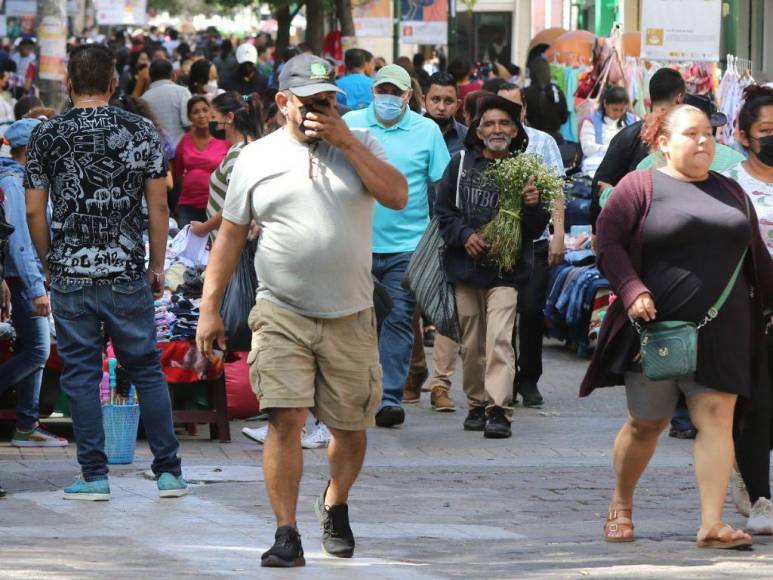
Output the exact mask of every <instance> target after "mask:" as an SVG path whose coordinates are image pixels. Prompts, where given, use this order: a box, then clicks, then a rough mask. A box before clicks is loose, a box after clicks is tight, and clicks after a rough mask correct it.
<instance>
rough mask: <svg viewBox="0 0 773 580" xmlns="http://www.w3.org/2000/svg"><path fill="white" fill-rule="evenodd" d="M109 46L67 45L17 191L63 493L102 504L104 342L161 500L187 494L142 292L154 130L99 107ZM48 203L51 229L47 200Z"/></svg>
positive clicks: (160, 222)
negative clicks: (40, 318) (67, 440)
mask: <svg viewBox="0 0 773 580" xmlns="http://www.w3.org/2000/svg"><path fill="white" fill-rule="evenodd" d="M114 66H115V61H114V58H113V55H112V53H111V52H110V51H109V50H108V49H107V48H105V47H103V46H97V45H87V46H83V47H79V48H76V49H75V50H74V51H73V52H72V54H71V55H70V60H69V63H68V67H67V69H68V70H67V72H68V80H67V89H68V91H69V92H70V98H71V100H72V102H73V108H72V109H70V110H69V111H68V112H66V113H64V114H62V115H60V116H58V117H55V118H53V119H51V120H50V121H47V122H45V123H43V124H41V125H39V126H38V127H37V128H36V129H35V132H34V133H33V135H32V138H31V140H30V144H29V149H28V162H27V167H26V176H25V187H26V188H27V221H28V224H29V229H30V234H31V236H32V240H33V242H34V244H35V247H36V248H37V251H38V255H39V256H40V259H41V261H42V263H43V267H44V270H45V272H46V276H47V278H49V279H50V284H51V303H52V309H53V314H54V323H55V324H56V335H57V348H58V352H59V355H60V356H61V358H62V361H63V363H64V370H63V372H62V376H61V386H62V389H63V390H64V392H65V393H67V395H68V397H69V399H70V408H71V411H72V420H73V430H74V432H75V441H76V443H77V446H78V462H79V463H80V466H81V471H82V474H81V478H80V479H79V480H78V481H76V483H74V484H73V485H71V486H70V487H68V488H67V489H66V490H65V492H64V497H65V499H83V500H107V499H110V487H109V484H108V481H107V458H106V456H105V453H104V443H105V436H104V430H103V427H102V409H101V404H100V400H99V383H100V381H101V379H102V347H103V338H102V334H101V332H100V324H104V328H105V332H106V334H107V335H108V336H109V337H110V339H111V340H112V344H113V348H114V350H115V352H116V355H117V358H118V361H119V363H120V364H121V365H122V366H123V367H124V368H125V369H126V371H127V373H128V375H129V378H130V379H131V382H132V384H133V385H134V386H135V387H136V389H137V393H138V397H139V402H140V410H141V414H142V419H143V424H144V426H145V431H146V433H147V436H148V442H149V444H150V448H151V451H152V452H153V455H154V458H155V459H154V461H153V471H154V473H155V474H156V475H157V476H158V488H159V491H160V495H161V497H179V496H181V495H184V494H185V493H186V492H187V485H186V483H185V480H184V479H183V478H182V474H181V468H180V459H179V458H178V456H177V449H178V447H179V444H178V442H177V438H176V437H175V434H174V427H173V424H172V409H171V403H170V400H169V390H168V388H167V384H166V380H165V379H164V374H163V372H162V371H161V364H160V361H159V356H158V352H157V351H156V345H155V339H156V329H155V321H154V314H155V311H154V307H153V298H154V296H155V297H160V296H161V293H162V292H163V288H164V284H163V282H164V281H163V265H164V254H165V250H166V238H167V233H168V232H167V230H168V221H169V209H168V207H167V204H166V180H165V177H166V170H165V164H164V158H163V152H162V148H161V141H160V138H159V135H158V132H157V131H156V130H155V128H154V127H153V125H152V124H151V123H150V122H149V121H147V120H145V119H143V118H142V117H139V116H137V115H134V114H131V113H128V112H126V111H123V110H121V109H117V108H114V107H110V106H109V105H108V100H109V98H110V95H111V94H112V93H113V91H114V89H115V80H113V76H114V75H113V71H114V68H113V67H114ZM49 196H50V199H51V205H52V209H53V211H52V219H51V228H50V230H51V231H50V236H51V237H50V241H49V226H48V223H47V220H46V205H47V203H48V199H49ZM143 198H145V199H146V200H147V206H148V219H149V224H150V227H149V236H150V262H149V264H150V266H149V269H148V270H147V271H146V270H145V243H144V240H143V238H142V230H143V227H142V224H143V220H142V200H143Z"/></svg>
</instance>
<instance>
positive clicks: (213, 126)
mask: <svg viewBox="0 0 773 580" xmlns="http://www.w3.org/2000/svg"><path fill="white" fill-rule="evenodd" d="M220 124H221V123H218V122H217V121H210V122H209V134H210V135H212V136H213V137H214V138H215V139H225V127H223V128H222V129H219V128H218V126H219V125H220Z"/></svg>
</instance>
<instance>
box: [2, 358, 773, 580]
mask: <svg viewBox="0 0 773 580" xmlns="http://www.w3.org/2000/svg"><path fill="white" fill-rule="evenodd" d="M584 365H585V363H584V362H583V361H580V360H578V359H576V358H575V357H574V356H573V355H572V354H570V353H567V352H566V351H564V350H562V349H560V348H558V347H550V348H548V349H546V376H545V379H544V381H543V392H544V394H545V396H546V399H547V401H548V404H547V405H546V406H545V408H544V409H543V410H542V411H537V410H531V409H522V408H518V409H517V410H516V412H515V421H514V425H513V427H514V437H513V438H512V439H509V440H504V441H502V440H499V441H488V440H484V439H483V438H482V436H481V434H479V433H465V432H464V431H462V430H461V422H462V420H463V418H464V412H463V411H461V410H460V411H459V412H457V413H453V414H435V413H432V411H431V410H430V408H429V401H428V396H427V397H426V399H427V400H423V401H422V402H421V403H420V404H419V405H417V406H412V407H408V418H407V422H406V425H405V426H404V427H403V428H401V429H396V430H390V431H385V430H374V431H372V432H371V434H370V450H369V454H368V458H367V463H366V467H365V470H364V472H363V474H362V477H361V479H360V481H359V482H358V485H357V487H356V488H355V490H354V492H353V494H352V499H351V514H352V519H353V522H354V529H355V534H356V535H357V537H358V549H357V557H356V558H355V559H354V560H352V561H346V562H342V561H338V560H333V559H330V558H327V557H325V556H323V555H322V553H321V550H320V548H319V543H318V539H319V531H318V525H317V523H316V521H315V520H314V517H313V513H312V510H311V504H312V501H313V500H314V498H315V496H316V495H317V494H318V493H320V492H321V490H322V488H323V487H324V482H325V479H326V476H325V473H326V462H325V461H326V460H325V452H324V450H315V451H307V452H305V461H306V474H305V476H304V480H303V482H302V486H301V500H300V510H299V527H300V529H301V532H302V534H303V537H304V545H305V548H306V551H307V560H308V565H307V568H306V569H304V570H298V571H294V572H291V573H288V572H284V571H283V572H273V571H266V570H261V569H260V568H258V567H257V563H258V561H259V557H260V554H261V552H262V551H263V550H265V549H266V548H267V547H268V545H269V543H270V541H271V538H272V535H273V524H272V518H271V513H270V508H269V506H268V505H267V501H266V496H265V492H264V490H263V487H262V483H260V481H261V479H262V475H261V472H260V469H259V462H260V446H258V445H256V444H254V443H252V442H250V441H248V440H247V439H244V438H242V437H241V436H240V435H239V430H240V429H241V427H242V426H243V424H241V423H236V424H234V425H233V433H234V436H235V439H234V441H233V442H232V443H230V444H226V445H222V444H219V443H216V442H210V441H207V440H204V439H203V438H194V439H185V440H183V444H182V449H183V459H184V463H185V468H186V473H187V475H188V477H189V478H190V479H191V480H193V481H207V482H208V483H198V484H196V485H195V486H194V488H193V491H192V494H191V495H190V496H189V497H186V498H184V499H182V500H178V501H169V500H167V501H161V500H158V499H157V497H156V490H155V487H154V485H153V484H152V482H149V481H147V480H145V479H144V478H143V477H142V471H143V470H144V469H147V467H148V466H149V453H148V451H147V447H146V445H145V444H144V443H141V444H140V446H139V448H138V456H137V461H136V462H135V464H134V465H131V466H117V467H114V468H113V469H112V475H111V487H112V489H113V498H112V500H111V502H109V503H108V504H104V503H102V504H86V505H84V504H82V503H81V502H65V501H62V500H61V488H62V487H63V486H64V485H66V484H67V483H69V482H70V481H71V478H72V476H73V475H74V474H75V473H77V467H76V462H75V449H74V447H72V446H71V447H68V448H66V449H45V450H18V449H14V448H11V447H10V446H8V445H7V443H0V475H2V481H3V482H4V483H5V485H6V487H7V488H8V489H9V490H10V491H11V492H12V495H11V496H9V497H8V498H6V499H5V500H2V502H0V533H2V537H3V541H2V542H0V578H85V577H105V578H138V577H149V576H151V575H152V576H153V577H156V578H182V577H184V576H187V577H195V578H223V577H226V578H274V577H280V576H281V577H288V576H289V575H291V576H292V577H293V578H300V577H309V578H322V579H326V578H336V579H348V578H376V579H378V578H400V579H401V580H403V579H405V580H408V579H413V578H418V579H422V578H583V577H586V576H591V577H598V578H702V579H705V578H724V577H731V576H733V577H741V578H763V577H771V576H773V539H760V540H758V544H757V547H756V549H755V551H753V552H742V553H722V552H719V553H718V552H706V551H701V550H698V549H696V548H695V547H694V544H693V541H694V534H695V530H696V529H697V526H698V504H697V497H696V491H695V484H694V478H693V474H692V469H691V449H692V445H691V443H690V442H685V441H675V440H671V439H668V438H667V437H664V438H663V440H662V443H661V447H660V449H659V450H658V453H657V455H656V457H655V459H654V461H653V463H652V465H651V466H650V469H649V470H648V472H647V473H646V474H645V476H644V478H643V480H642V483H641V486H640V488H639V492H638V495H637V508H636V514H635V516H636V523H637V537H638V540H637V542H635V543H634V544H629V545H609V544H605V543H604V542H602V541H601V540H600V537H601V522H602V520H603V517H604V513H605V511H606V505H607V501H608V497H609V494H610V492H611V486H612V479H611V469H610V447H611V444H612V441H613V439H614V436H615V433H616V431H617V429H618V428H619V426H620V424H621V421H622V418H623V417H624V398H623V393H622V391H621V390H620V389H607V390H605V391H603V392H600V393H598V394H596V395H594V396H592V397H590V398H589V399H585V400H578V399H577V397H576V385H577V383H578V382H579V378H580V376H581V374H582V372H583V370H584ZM454 385H455V386H454V395H455V396H456V399H457V402H459V401H460V400H461V393H460V392H459V385H460V380H459V377H458V376H457V377H456V378H455V381H454ZM253 426H254V424H253ZM725 518H726V519H727V520H728V521H729V522H730V523H732V524H734V525H740V524H742V523H743V519H742V518H741V517H740V516H738V515H737V514H735V512H734V511H733V510H732V508H729V509H728V511H727V512H726V515H725Z"/></svg>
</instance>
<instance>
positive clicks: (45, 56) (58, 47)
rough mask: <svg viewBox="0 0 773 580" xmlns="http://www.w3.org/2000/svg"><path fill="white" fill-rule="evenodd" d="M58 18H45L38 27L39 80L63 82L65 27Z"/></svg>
mask: <svg viewBox="0 0 773 580" xmlns="http://www.w3.org/2000/svg"><path fill="white" fill-rule="evenodd" d="M65 24H66V23H65V22H64V20H63V19H62V18H60V17H58V16H46V17H45V18H43V21H42V22H41V23H40V26H39V27H38V44H39V46H40V78H41V79H43V80H48V81H63V80H64V73H65V69H66V63H67V33H66V30H67V27H66V25H65Z"/></svg>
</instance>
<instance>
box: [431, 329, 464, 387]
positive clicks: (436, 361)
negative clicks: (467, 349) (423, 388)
mask: <svg viewBox="0 0 773 580" xmlns="http://www.w3.org/2000/svg"><path fill="white" fill-rule="evenodd" d="M458 356H459V345H458V344H456V343H455V342H454V341H453V340H451V339H450V338H448V337H445V336H443V335H442V334H438V333H437V332H436V333H435V344H434V346H433V347H432V380H431V381H430V383H429V386H430V388H431V389H434V388H435V387H443V388H444V389H450V388H451V377H453V376H454V371H455V370H456V359H457V358H458Z"/></svg>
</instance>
